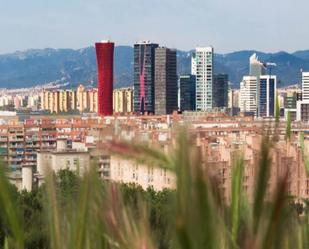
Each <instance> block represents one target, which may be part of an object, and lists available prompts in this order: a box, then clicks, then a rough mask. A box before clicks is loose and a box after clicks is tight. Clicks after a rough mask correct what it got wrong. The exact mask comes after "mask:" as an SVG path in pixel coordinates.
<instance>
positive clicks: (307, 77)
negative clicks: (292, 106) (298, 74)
mask: <svg viewBox="0 0 309 249" xmlns="http://www.w3.org/2000/svg"><path fill="white" fill-rule="evenodd" d="M298 99H300V98H299V97H298ZM296 119H297V120H298V121H303V122H308V121H309V72H302V91H301V100H299V101H297V113H296Z"/></svg>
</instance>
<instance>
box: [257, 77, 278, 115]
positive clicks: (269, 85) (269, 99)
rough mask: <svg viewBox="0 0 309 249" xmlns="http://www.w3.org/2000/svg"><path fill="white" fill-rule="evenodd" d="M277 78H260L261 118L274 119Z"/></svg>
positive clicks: (259, 109) (259, 108)
mask: <svg viewBox="0 0 309 249" xmlns="http://www.w3.org/2000/svg"><path fill="white" fill-rule="evenodd" d="M276 89H277V77H276V76H275V75H271V76H270V75H262V76H260V84H259V102H258V103H259V107H258V111H259V116H260V117H274V116H275V103H276Z"/></svg>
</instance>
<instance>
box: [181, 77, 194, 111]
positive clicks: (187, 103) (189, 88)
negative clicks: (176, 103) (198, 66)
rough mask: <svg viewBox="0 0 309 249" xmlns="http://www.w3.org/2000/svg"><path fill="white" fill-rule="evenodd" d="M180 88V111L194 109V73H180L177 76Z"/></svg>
mask: <svg viewBox="0 0 309 249" xmlns="http://www.w3.org/2000/svg"><path fill="white" fill-rule="evenodd" d="M179 88H180V110H181V111H194V110H195V107H196V103H195V99H196V96H195V92H196V91H195V88H196V86H195V75H191V74H188V75H180V77H179Z"/></svg>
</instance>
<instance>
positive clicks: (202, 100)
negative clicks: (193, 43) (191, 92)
mask: <svg viewBox="0 0 309 249" xmlns="http://www.w3.org/2000/svg"><path fill="white" fill-rule="evenodd" d="M195 56H196V110H197V111H207V110H210V109H212V85H213V48H212V47H198V48H196V53H195Z"/></svg>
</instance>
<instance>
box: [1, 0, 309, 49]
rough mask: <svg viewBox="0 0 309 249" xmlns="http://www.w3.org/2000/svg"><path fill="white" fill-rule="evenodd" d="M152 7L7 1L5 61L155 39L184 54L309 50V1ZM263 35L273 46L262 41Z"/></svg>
mask: <svg viewBox="0 0 309 249" xmlns="http://www.w3.org/2000/svg"><path fill="white" fill-rule="evenodd" d="M151 1H152V4H153V5H154V6H156V8H157V10H156V11H153V9H152V8H149V7H148V6H149V2H147V3H146V2H143V1H141V0H137V1H136V2H135V4H132V3H131V2H129V1H111V0H108V1H104V2H101V1H97V0H92V1H87V2H86V1H81V0H80V1H74V2H72V1H67V2H65V3H63V2H60V1H59V0H56V1H46V2H44V3H41V2H40V1H37V0H31V1H27V2H18V6H17V2H16V1H11V2H5V3H3V4H2V8H1V10H0V29H1V30H3V33H5V36H4V38H3V39H2V44H1V46H0V54H6V53H10V52H14V51H16V50H26V49H30V48H38V49H40V48H46V47H52V48H73V49H76V48H82V47H87V46H89V45H90V44H92V42H93V41H96V40H101V39H102V38H110V39H112V40H114V41H116V42H117V44H123V45H132V44H134V43H135V42H137V41H139V40H144V39H149V40H151V41H153V42H156V43H159V44H162V45H164V46H167V47H171V48H179V49H181V50H188V49H192V48H194V47H197V46H208V45H211V46H214V47H215V48H216V51H218V52H219V53H226V52H232V51H238V50H249V49H254V50H259V51H265V52H277V51H279V50H284V51H288V52H291V51H296V50H303V49H308V47H307V44H306V40H308V38H309V37H308V36H309V35H308V34H307V32H306V13H305V10H306V6H308V5H309V3H307V2H306V1H304V0H299V1H298V4H297V5H296V4H295V3H292V2H290V1H287V0H286V1H280V2H279V1H277V0H275V1H272V2H269V1H266V0H262V1H259V2H258V3H256V2H254V1H251V0H250V1H246V2H245V3H244V2H243V1H240V0H235V1H227V0H219V1H214V0H210V1H208V2H203V1H201V0H191V1H177V2H176V1H164V0H151ZM222 6H224V7H222ZM297 6H302V8H297ZM17 7H18V8H17ZM106 9H108V11H106ZM206 10H207V11H206ZM269 10H275V11H272V16H271V19H269V18H265V17H264V13H267V12H269ZM181 13H182V14H181ZM145 16H147V18H146V19H145V18H144V17H145ZM158 16H160V18H158ZM222 16H223V17H224V18H222ZM119 17H121V18H119ZM185 17H189V18H185ZM68 20H69V21H68ZM272 20H276V21H275V22H274V21H272ZM147 27H151V28H147ZM295 27H297V29H296V28H295ZM171 30H172V33H171V32H170V31H171ZM235 30H237V32H236V31H235ZM189 31H190V36H186V35H185V34H186V33H188V32H189ZM261 32H262V33H263V36H265V37H268V38H269V39H260V38H259V37H260V34H261ZM287 37H288V38H289V39H287ZM227 41H228V42H227ZM269 41H272V42H271V43H270V42H269ZM278 44H279V45H278Z"/></svg>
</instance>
